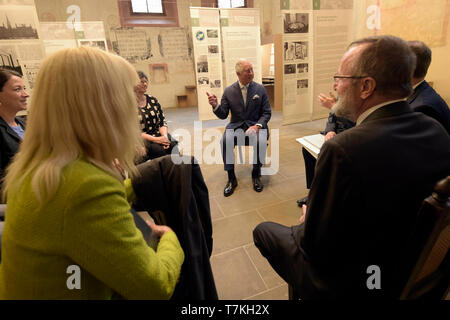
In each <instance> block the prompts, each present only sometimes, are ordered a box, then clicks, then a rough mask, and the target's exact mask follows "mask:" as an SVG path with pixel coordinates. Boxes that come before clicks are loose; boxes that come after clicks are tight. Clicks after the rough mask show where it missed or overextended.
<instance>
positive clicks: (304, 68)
mask: <svg viewBox="0 0 450 320" xmlns="http://www.w3.org/2000/svg"><path fill="white" fill-rule="evenodd" d="M297 73H299V74H307V73H308V64H307V63H299V64H297Z"/></svg>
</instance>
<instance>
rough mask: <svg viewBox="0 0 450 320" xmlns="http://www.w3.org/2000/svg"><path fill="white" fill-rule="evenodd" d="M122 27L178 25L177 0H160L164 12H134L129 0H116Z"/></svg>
mask: <svg viewBox="0 0 450 320" xmlns="http://www.w3.org/2000/svg"><path fill="white" fill-rule="evenodd" d="M117 2H118V7H119V16H120V25H121V26H122V27H179V21H178V7H177V0H162V6H163V12H164V13H134V12H133V9H132V6H131V0H118V1H117Z"/></svg>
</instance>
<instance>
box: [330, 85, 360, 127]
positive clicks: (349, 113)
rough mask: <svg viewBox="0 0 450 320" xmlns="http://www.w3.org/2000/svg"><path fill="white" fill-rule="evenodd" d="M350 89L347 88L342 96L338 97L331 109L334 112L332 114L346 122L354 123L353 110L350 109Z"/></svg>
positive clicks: (351, 90) (351, 91)
mask: <svg viewBox="0 0 450 320" xmlns="http://www.w3.org/2000/svg"><path fill="white" fill-rule="evenodd" d="M352 93H353V89H352V87H349V88H348V89H347V91H346V92H345V93H344V94H343V95H342V96H338V97H337V100H336V103H335V104H334V106H333V107H332V108H331V110H333V111H334V114H335V115H336V116H338V117H341V118H345V119H348V120H352V121H355V120H356V119H354V116H353V108H352V99H351V97H352Z"/></svg>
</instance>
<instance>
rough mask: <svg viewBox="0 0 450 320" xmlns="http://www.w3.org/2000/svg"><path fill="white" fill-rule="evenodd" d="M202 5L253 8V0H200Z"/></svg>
mask: <svg viewBox="0 0 450 320" xmlns="http://www.w3.org/2000/svg"><path fill="white" fill-rule="evenodd" d="M202 7H210V8H253V0H202Z"/></svg>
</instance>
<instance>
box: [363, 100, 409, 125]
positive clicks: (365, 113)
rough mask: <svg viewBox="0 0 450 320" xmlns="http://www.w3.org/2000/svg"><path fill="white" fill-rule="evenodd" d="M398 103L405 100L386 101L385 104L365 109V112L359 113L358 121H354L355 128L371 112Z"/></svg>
mask: <svg viewBox="0 0 450 320" xmlns="http://www.w3.org/2000/svg"><path fill="white" fill-rule="evenodd" d="M399 101H406V98H402V99H397V100H390V101H386V102H383V103H380V104H377V105H376V106H373V107H372V108H369V109H367V110H366V111H364V112H363V113H361V114H360V115H359V117H358V119H356V125H357V126H358V125H360V124H361V122H363V121H364V120H365V119H366V118H367V117H368V116H369V115H370V114H371V113H372V112H374V111H376V110H378V109H380V108H381V107H384V106H387V105H388V104H391V103H395V102H399Z"/></svg>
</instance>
